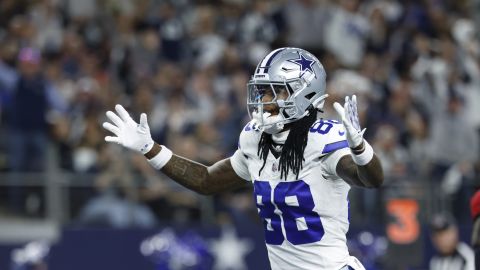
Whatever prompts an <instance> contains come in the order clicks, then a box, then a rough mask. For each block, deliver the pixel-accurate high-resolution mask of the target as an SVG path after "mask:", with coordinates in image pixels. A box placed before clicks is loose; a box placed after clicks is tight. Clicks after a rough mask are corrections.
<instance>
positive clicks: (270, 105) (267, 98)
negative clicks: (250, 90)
mask: <svg viewBox="0 0 480 270" xmlns="http://www.w3.org/2000/svg"><path fill="white" fill-rule="evenodd" d="M288 96H289V94H288V91H287V90H286V89H285V87H283V86H277V85H273V86H271V85H259V86H258V95H257V100H258V101H259V102H262V103H266V104H264V105H263V111H264V112H269V113H271V114H272V115H277V114H278V113H279V107H278V105H277V104H276V102H277V101H278V100H286V99H287V98H288Z"/></svg>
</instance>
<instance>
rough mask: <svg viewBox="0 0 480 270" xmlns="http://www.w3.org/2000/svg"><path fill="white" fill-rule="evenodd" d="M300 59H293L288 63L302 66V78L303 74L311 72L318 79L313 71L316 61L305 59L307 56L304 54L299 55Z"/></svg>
mask: <svg viewBox="0 0 480 270" xmlns="http://www.w3.org/2000/svg"><path fill="white" fill-rule="evenodd" d="M299 57H300V58H298V59H291V60H288V61H289V62H292V63H294V64H297V65H299V66H300V76H303V74H305V72H306V71H307V70H309V71H310V72H312V73H313V75H315V77H316V76H317V74H315V71H314V70H313V64H314V63H315V61H314V60H309V59H307V58H305V56H303V54H301V53H299Z"/></svg>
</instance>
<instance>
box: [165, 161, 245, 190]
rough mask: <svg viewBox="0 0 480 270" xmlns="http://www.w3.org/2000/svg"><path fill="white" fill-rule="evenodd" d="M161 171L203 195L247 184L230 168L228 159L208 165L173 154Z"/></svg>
mask: <svg viewBox="0 0 480 270" xmlns="http://www.w3.org/2000/svg"><path fill="white" fill-rule="evenodd" d="M162 172H163V173H164V174H166V175H167V176H168V177H170V178H171V179H173V180H174V181H175V182H177V183H179V184H181V185H183V186H184V187H186V188H188V189H191V190H193V191H196V192H198V193H200V194H203V195H211V194H216V193H219V192H222V191H227V190H232V189H237V188H240V187H244V186H247V185H248V183H249V182H247V181H245V180H243V179H241V178H240V177H239V176H237V174H236V173H235V171H234V170H233V168H232V165H231V163H230V159H224V160H221V161H219V162H217V163H215V164H213V165H212V166H210V167H207V166H205V165H202V164H200V163H198V162H195V161H192V160H189V159H186V158H183V157H180V156H177V155H173V156H172V158H171V159H170V161H168V163H167V164H166V165H165V166H164V167H163V168H162Z"/></svg>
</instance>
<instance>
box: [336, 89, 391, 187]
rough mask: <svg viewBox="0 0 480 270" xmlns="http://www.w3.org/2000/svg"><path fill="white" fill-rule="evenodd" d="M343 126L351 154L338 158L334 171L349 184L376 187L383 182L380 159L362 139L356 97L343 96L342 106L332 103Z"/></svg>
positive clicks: (362, 131)
mask: <svg viewBox="0 0 480 270" xmlns="http://www.w3.org/2000/svg"><path fill="white" fill-rule="evenodd" d="M333 106H334V108H335V110H336V111H337V113H338V114H339V115H340V117H341V119H342V123H343V125H344V127H345V133H346V137H347V142H348V146H349V147H350V150H351V154H350V155H346V156H343V157H342V158H340V160H339V162H338V164H337V167H336V172H337V174H338V176H340V177H341V178H342V179H344V180H345V181H346V182H347V183H349V184H350V185H355V186H360V187H367V188H378V187H380V186H381V185H382V183H383V170H382V165H381V163H380V160H379V159H378V157H377V155H375V153H374V152H373V149H372V147H371V146H370V144H368V142H367V141H365V140H364V139H363V133H364V132H365V129H364V130H361V128H360V123H359V120H358V113H357V97H356V96H355V95H354V96H353V97H352V98H351V99H350V98H349V97H348V96H347V97H346V98H345V104H344V106H341V105H340V104H339V103H336V102H335V104H334V105H333Z"/></svg>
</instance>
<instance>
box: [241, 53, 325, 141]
mask: <svg viewBox="0 0 480 270" xmlns="http://www.w3.org/2000/svg"><path fill="white" fill-rule="evenodd" d="M325 84H326V73H325V69H324V68H323V66H322V64H321V63H320V61H318V59H317V58H316V57H315V56H313V55H312V54H311V53H309V52H307V51H305V50H303V49H299V48H280V49H276V50H274V51H272V52H270V53H269V54H268V55H267V56H265V58H263V59H262V60H261V61H260V63H259V64H258V66H257V68H256V69H255V73H254V74H253V76H252V78H251V80H250V81H249V82H248V84H247V89H248V97H247V107H248V113H249V116H250V118H252V119H253V120H254V124H255V125H256V127H257V128H258V129H260V130H262V131H265V132H267V133H270V134H275V133H278V132H280V131H281V130H282V129H283V127H284V125H285V124H287V123H291V122H294V121H296V120H299V119H301V118H303V117H305V116H306V115H308V108H309V107H310V106H313V107H315V108H318V109H321V108H322V106H323V102H324V99H325V98H326V97H327V95H326V94H325ZM272 108H275V109H274V110H275V112H274V111H272ZM275 113H276V114H275ZM272 114H274V115H272Z"/></svg>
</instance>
